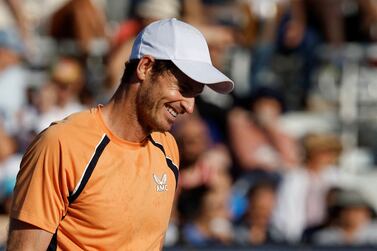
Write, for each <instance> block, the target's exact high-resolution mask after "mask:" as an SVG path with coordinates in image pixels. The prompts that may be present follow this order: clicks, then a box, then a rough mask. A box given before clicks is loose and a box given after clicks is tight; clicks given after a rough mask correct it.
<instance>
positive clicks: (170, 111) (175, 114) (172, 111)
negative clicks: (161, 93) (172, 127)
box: [165, 105, 178, 118]
mask: <svg viewBox="0 0 377 251" xmlns="http://www.w3.org/2000/svg"><path fill="white" fill-rule="evenodd" d="M165 108H166V110H167V111H168V112H169V113H170V115H171V116H173V117H174V118H176V117H177V116H178V112H176V111H175V110H174V109H173V108H172V107H171V106H168V105H165Z"/></svg>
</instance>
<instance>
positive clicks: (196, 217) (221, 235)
mask: <svg viewBox="0 0 377 251" xmlns="http://www.w3.org/2000/svg"><path fill="white" fill-rule="evenodd" d="M228 199H229V197H228V194H226V193H221V192H218V191H215V190H212V189H210V188H209V187H208V186H205V185H201V186H198V187H195V188H191V189H184V190H182V191H181V194H180V196H179V200H178V211H179V213H180V216H181V222H182V223H183V225H182V240H183V243H185V244H187V245H190V246H196V247H204V246H211V245H225V244H230V243H231V242H232V239H233V231H232V224H231V221H230V213H229V208H228V202H229V201H228Z"/></svg>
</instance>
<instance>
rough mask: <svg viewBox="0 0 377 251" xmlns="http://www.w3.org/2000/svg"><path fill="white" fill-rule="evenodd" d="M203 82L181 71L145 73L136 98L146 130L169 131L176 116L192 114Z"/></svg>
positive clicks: (141, 121) (140, 119) (139, 113)
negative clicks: (156, 74)
mask: <svg viewBox="0 0 377 251" xmlns="http://www.w3.org/2000/svg"><path fill="white" fill-rule="evenodd" d="M203 87H204V85H203V84H200V83H197V82H195V81H193V80H191V79H190V78H188V77H187V76H185V75H184V74H183V73H181V72H170V71H167V72H164V73H162V74H161V75H158V76H156V77H154V78H153V77H152V75H151V72H149V73H148V75H147V77H146V79H145V80H144V81H143V83H142V84H141V86H140V91H139V95H138V97H137V108H138V111H137V113H138V118H139V122H140V124H141V125H142V126H143V127H144V128H145V129H146V131H149V132H151V131H160V132H164V131H168V130H170V129H171V127H172V125H173V123H174V122H175V120H176V119H177V117H178V115H180V114H184V113H192V112H193V109H194V102H195V97H196V96H197V95H199V94H200V93H201V92H202V90H203Z"/></svg>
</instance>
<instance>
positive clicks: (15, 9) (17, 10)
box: [5, 0, 30, 42]
mask: <svg viewBox="0 0 377 251" xmlns="http://www.w3.org/2000/svg"><path fill="white" fill-rule="evenodd" d="M22 2H23V1H22ZM22 2H20V1H19V0H6V1H5V3H6V4H7V5H8V6H9V9H10V11H11V12H12V14H13V16H14V19H15V20H16V23H17V26H18V28H19V29H20V33H21V35H22V38H23V39H24V41H26V42H27V41H28V39H29V37H30V34H29V31H28V20H27V19H26V17H25V15H24V11H23V8H22Z"/></svg>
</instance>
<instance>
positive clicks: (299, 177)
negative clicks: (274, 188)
mask: <svg viewBox="0 0 377 251" xmlns="http://www.w3.org/2000/svg"><path fill="white" fill-rule="evenodd" d="M304 148H305V153H306V161H305V167H304V168H297V169H293V170H291V171H289V172H287V173H286V174H285V175H284V176H283V180H282V183H281V186H280V187H279V192H278V200H277V207H276V210H275V212H274V219H273V224H274V226H275V227H276V228H277V229H278V230H279V231H280V232H282V233H283V234H284V236H283V239H284V241H288V242H298V241H299V240H300V238H301V235H302V233H303V231H304V229H305V228H308V227H310V226H313V225H317V224H319V223H321V222H323V220H324V218H325V211H326V194H327V193H328V191H329V189H330V188H331V187H333V186H335V185H337V184H338V182H339V180H338V179H339V172H338V170H337V168H336V164H337V160H338V157H339V154H340V152H341V150H342V147H341V145H340V142H339V139H338V138H337V137H336V136H335V135H331V134H313V135H308V136H307V137H305V138H304Z"/></svg>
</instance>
